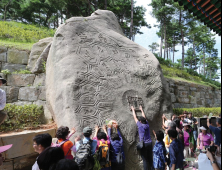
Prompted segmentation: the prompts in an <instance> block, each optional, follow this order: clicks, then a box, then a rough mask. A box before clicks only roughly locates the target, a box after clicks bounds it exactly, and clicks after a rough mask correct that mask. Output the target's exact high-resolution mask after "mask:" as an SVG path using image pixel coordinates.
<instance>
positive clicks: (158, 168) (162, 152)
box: [153, 131, 167, 170]
mask: <svg viewBox="0 0 222 170" xmlns="http://www.w3.org/2000/svg"><path fill="white" fill-rule="evenodd" d="M153 133H154V135H155V139H156V140H157V141H156V144H155V146H154V148H153V166H154V168H155V170H165V168H166V167H167V158H166V148H165V145H164V142H163V139H164V133H163V132H162V131H158V132H157V133H155V132H154V131H153Z"/></svg>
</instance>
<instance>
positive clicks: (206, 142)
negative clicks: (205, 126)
mask: <svg viewBox="0 0 222 170" xmlns="http://www.w3.org/2000/svg"><path fill="white" fill-rule="evenodd" d="M198 139H200V149H203V146H210V144H211V142H212V141H214V138H213V136H212V135H211V134H210V133H207V134H206V135H204V134H203V133H200V134H199V136H198Z"/></svg>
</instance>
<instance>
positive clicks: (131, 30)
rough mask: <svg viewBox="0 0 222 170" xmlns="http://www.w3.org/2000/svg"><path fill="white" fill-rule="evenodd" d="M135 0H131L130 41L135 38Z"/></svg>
mask: <svg viewBox="0 0 222 170" xmlns="http://www.w3.org/2000/svg"><path fill="white" fill-rule="evenodd" d="M133 5H134V4H133V0H131V24H130V39H132V37H133Z"/></svg>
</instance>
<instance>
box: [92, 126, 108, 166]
mask: <svg viewBox="0 0 222 170" xmlns="http://www.w3.org/2000/svg"><path fill="white" fill-rule="evenodd" d="M99 129H100V128H99V126H97V125H96V127H95V136H94V138H93V140H97V148H96V150H99V148H100V145H101V143H103V144H106V145H108V147H109V148H110V140H109V136H108V133H107V130H106V125H104V126H103V131H104V132H99ZM100 170H111V161H109V163H107V164H106V165H104V166H102V168H101V169H100Z"/></svg>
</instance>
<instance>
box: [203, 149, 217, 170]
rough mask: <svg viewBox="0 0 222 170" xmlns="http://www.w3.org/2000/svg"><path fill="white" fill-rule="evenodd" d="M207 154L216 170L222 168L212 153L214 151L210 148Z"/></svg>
mask: <svg viewBox="0 0 222 170" xmlns="http://www.w3.org/2000/svg"><path fill="white" fill-rule="evenodd" d="M206 155H207V157H208V158H209V159H210V162H211V163H212V166H213V169H214V170H219V169H220V168H219V167H218V165H217V163H216V160H215V158H214V156H213V155H212V153H211V152H210V151H209V150H208V149H207V154H206Z"/></svg>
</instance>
